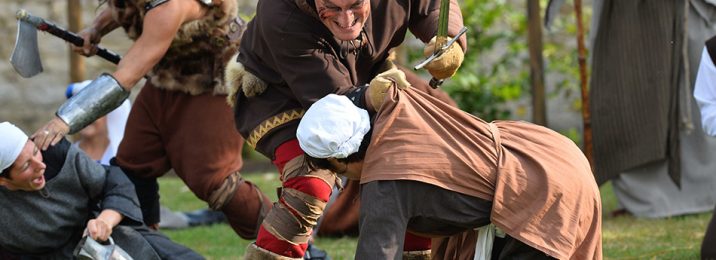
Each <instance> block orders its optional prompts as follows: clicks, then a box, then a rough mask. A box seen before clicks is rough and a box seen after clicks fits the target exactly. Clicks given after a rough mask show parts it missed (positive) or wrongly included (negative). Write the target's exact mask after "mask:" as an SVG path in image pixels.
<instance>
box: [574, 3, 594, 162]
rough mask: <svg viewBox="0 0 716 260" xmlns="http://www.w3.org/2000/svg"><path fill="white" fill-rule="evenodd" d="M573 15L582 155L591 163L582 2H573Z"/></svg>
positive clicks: (590, 120) (590, 127)
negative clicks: (582, 141) (582, 140)
mask: <svg viewBox="0 0 716 260" xmlns="http://www.w3.org/2000/svg"><path fill="white" fill-rule="evenodd" d="M574 14H575V16H576V19H577V51H578V54H577V55H578V61H579V80H580V83H581V90H582V120H583V124H584V130H583V132H582V135H583V138H584V155H585V156H586V157H587V160H589V164H590V165H594V164H593V163H592V119H591V115H590V113H589V88H588V85H587V84H588V81H587V80H588V78H589V76H588V75H587V48H586V47H585V45H584V24H583V23H582V0H574Z"/></svg>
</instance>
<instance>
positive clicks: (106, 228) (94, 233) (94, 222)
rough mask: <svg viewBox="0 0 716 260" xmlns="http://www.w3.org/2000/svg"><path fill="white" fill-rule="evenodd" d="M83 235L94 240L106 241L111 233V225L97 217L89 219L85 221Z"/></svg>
mask: <svg viewBox="0 0 716 260" xmlns="http://www.w3.org/2000/svg"><path fill="white" fill-rule="evenodd" d="M85 235H88V236H90V237H91V238H92V239H94V240H96V241H107V239H109V236H110V235H112V226H110V225H109V224H107V222H104V221H102V220H101V219H99V218H95V219H90V221H88V222H87V229H85Z"/></svg>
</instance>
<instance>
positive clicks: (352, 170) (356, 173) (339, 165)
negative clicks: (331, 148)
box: [328, 158, 363, 180]
mask: <svg viewBox="0 0 716 260" xmlns="http://www.w3.org/2000/svg"><path fill="white" fill-rule="evenodd" d="M328 161H329V162H330V163H331V165H332V166H333V169H335V173H336V174H340V175H343V176H346V177H347V178H348V179H351V180H360V176H361V172H362V171H363V161H360V162H352V163H343V162H339V161H338V160H336V159H334V158H330V159H328Z"/></svg>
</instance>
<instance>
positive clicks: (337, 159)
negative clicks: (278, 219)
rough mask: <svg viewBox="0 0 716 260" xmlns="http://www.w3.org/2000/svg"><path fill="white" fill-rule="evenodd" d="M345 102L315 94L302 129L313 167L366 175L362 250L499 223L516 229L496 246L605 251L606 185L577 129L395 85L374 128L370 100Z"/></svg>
mask: <svg viewBox="0 0 716 260" xmlns="http://www.w3.org/2000/svg"><path fill="white" fill-rule="evenodd" d="M346 103H347V104H350V101H348V100H346V99H345V98H344V97H340V96H337V95H329V96H328V97H326V98H324V99H322V100H319V101H318V102H316V103H315V104H314V105H313V106H312V107H311V109H309V110H308V111H307V112H306V114H305V116H304V117H303V119H302V121H301V123H300V125H299V127H298V130H297V131H298V132H297V136H298V140H299V143H300V146H301V148H303V150H304V151H305V152H306V153H307V155H308V156H307V158H308V164H309V165H311V166H312V168H324V169H329V170H334V171H336V172H339V173H342V174H345V175H346V176H347V177H349V178H354V179H360V182H361V222H360V225H361V226H360V238H359V242H358V250H357V253H356V258H358V259H390V258H396V257H398V256H399V255H398V254H399V250H398V249H399V248H400V245H401V243H402V239H401V237H402V235H403V233H404V231H405V230H406V229H407V230H411V231H412V232H417V233H421V234H429V235H435V236H446V235H453V234H455V233H459V232H461V231H464V230H466V229H472V228H477V227H480V226H484V225H487V224H489V223H492V224H494V225H495V226H496V227H497V228H499V229H501V230H502V231H504V232H505V233H506V234H507V237H506V242H505V246H504V247H503V248H502V249H501V251H495V252H493V253H494V254H496V255H497V256H498V257H499V258H509V259H512V258H515V257H519V258H524V259H550V258H556V259H601V257H602V252H601V201H600V196H599V189H598V187H597V185H596V182H595V180H594V177H593V176H592V172H591V170H590V167H589V163H588V162H587V160H586V158H585V157H584V155H583V154H582V152H581V151H580V150H579V148H578V147H577V146H576V145H575V144H574V143H573V142H572V141H571V140H569V139H567V138H565V137H564V136H562V135H560V134H559V133H556V132H554V131H552V130H550V129H547V128H544V127H541V126H537V125H533V124H530V123H527V122H516V121H497V122H493V123H487V122H485V121H483V120H481V119H479V118H476V117H474V116H472V115H470V114H467V113H465V112H463V111H460V110H459V109H456V108H453V107H450V106H448V105H447V104H444V103H442V102H440V101H437V100H436V99H434V98H432V97H429V96H427V95H425V94H424V93H422V92H419V91H414V90H412V89H406V90H396V89H395V88H390V89H389V90H388V94H387V97H386V99H385V100H384V101H383V104H382V106H381V104H378V105H374V106H376V107H381V108H380V109H379V110H378V114H377V115H376V119H375V123H374V124H373V128H372V133H368V131H369V130H368V129H370V123H369V119H368V116H367V112H365V111H361V110H362V109H358V108H356V107H353V108H350V106H347V105H346ZM361 113H362V114H365V116H350V115H351V114H361ZM363 136H365V137H366V138H365V140H363ZM368 144H369V145H368Z"/></svg>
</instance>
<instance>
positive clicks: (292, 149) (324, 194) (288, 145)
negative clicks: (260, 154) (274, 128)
mask: <svg viewBox="0 0 716 260" xmlns="http://www.w3.org/2000/svg"><path fill="white" fill-rule="evenodd" d="M302 154H303V151H302V150H301V148H300V147H299V145H298V140H296V139H292V140H290V141H288V142H285V143H283V144H281V145H280V146H279V147H278V148H277V149H276V154H275V155H276V156H275V157H276V159H275V160H274V161H273V164H274V165H276V167H277V168H278V171H279V172H280V173H282V172H283V167H284V166H285V165H286V163H287V162H288V161H290V160H291V159H293V158H296V157H298V156H300V155H302ZM282 179H283V178H282ZM282 186H283V187H284V188H291V189H295V190H299V191H301V192H303V193H306V194H309V195H311V196H314V197H316V198H318V199H320V200H323V201H326V202H327V201H328V198H329V197H330V196H331V190H332V187H331V186H329V185H328V184H326V182H324V181H323V180H321V179H318V178H312V177H302V176H300V177H295V178H291V179H290V180H284V182H283V183H282ZM279 203H283V204H284V205H285V202H284V201H283V199H281V198H279ZM292 213H294V212H292ZM294 214H295V213H294ZM256 245H257V246H259V247H261V248H263V249H266V250H268V251H271V252H273V253H276V254H279V255H282V256H286V257H293V258H298V257H303V254H304V253H305V252H306V248H307V247H308V244H298V245H294V244H291V243H289V242H287V241H283V240H280V239H278V238H276V237H275V236H274V235H273V234H271V233H269V232H268V231H266V229H264V227H263V225H262V226H261V227H260V228H259V234H258V238H257V239H256Z"/></svg>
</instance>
